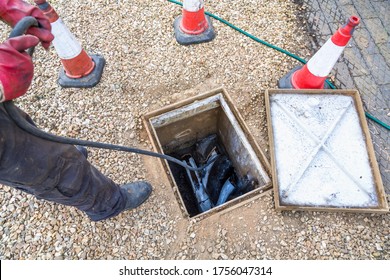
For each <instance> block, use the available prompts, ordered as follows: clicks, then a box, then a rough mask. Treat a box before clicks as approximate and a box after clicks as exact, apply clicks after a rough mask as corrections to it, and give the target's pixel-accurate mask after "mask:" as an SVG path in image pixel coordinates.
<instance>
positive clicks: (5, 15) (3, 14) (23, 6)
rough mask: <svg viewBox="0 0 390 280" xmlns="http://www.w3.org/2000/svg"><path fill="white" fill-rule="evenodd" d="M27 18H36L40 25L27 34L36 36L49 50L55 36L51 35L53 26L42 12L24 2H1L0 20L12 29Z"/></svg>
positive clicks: (20, 0) (8, 0)
mask: <svg viewBox="0 0 390 280" xmlns="http://www.w3.org/2000/svg"><path fill="white" fill-rule="evenodd" d="M25 16H32V17H35V18H36V19H37V21H38V23H39V28H38V27H30V28H29V29H28V30H27V34H31V35H34V36H36V37H38V38H39V40H41V42H42V46H43V47H44V48H45V49H48V48H49V46H50V42H51V41H53V39H54V36H53V34H51V32H50V31H51V25H50V22H49V20H48V19H47V18H46V16H45V15H44V14H43V13H42V11H41V10H40V9H39V8H38V7H35V6H32V5H30V4H28V3H26V2H23V1H22V0H0V18H2V20H3V21H5V22H6V23H8V24H9V25H11V26H12V27H14V26H15V24H16V23H18V21H19V20H21V19H22V18H24V17H25Z"/></svg>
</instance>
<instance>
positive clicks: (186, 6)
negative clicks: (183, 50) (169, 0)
mask: <svg viewBox="0 0 390 280" xmlns="http://www.w3.org/2000/svg"><path fill="white" fill-rule="evenodd" d="M173 27H174V30H175V37H176V41H177V42H178V43H179V44H181V45H191V44H199V43H204V42H209V41H211V40H213V39H214V38H215V32H214V28H213V25H212V23H211V19H210V17H209V16H207V15H205V12H204V0H184V1H183V12H182V15H181V16H179V17H177V18H176V19H175V22H174V24H173Z"/></svg>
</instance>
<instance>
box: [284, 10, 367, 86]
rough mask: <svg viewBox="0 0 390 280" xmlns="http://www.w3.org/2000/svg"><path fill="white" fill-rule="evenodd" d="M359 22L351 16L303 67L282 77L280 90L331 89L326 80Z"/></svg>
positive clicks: (296, 68)
mask: <svg viewBox="0 0 390 280" xmlns="http://www.w3.org/2000/svg"><path fill="white" fill-rule="evenodd" d="M359 22H360V19H359V18H358V17H356V16H351V17H350V18H349V19H348V21H347V23H346V24H345V25H344V26H343V27H341V28H339V30H337V31H336V33H335V34H333V36H332V37H331V38H329V39H328V41H326V43H325V44H324V45H323V46H322V47H321V48H320V49H319V50H318V51H317V52H316V53H315V54H314V56H313V57H312V58H311V59H310V60H309V61H308V62H307V63H306V64H305V65H304V66H303V67H301V66H298V67H295V68H294V69H293V70H291V71H290V72H289V73H287V74H286V75H285V76H284V77H282V78H281V79H280V80H279V83H278V86H279V88H295V89H323V88H324V87H325V88H329V86H328V85H326V84H325V80H326V78H327V76H328V75H329V73H330V71H332V68H333V66H334V65H335V64H336V62H337V60H338V59H339V57H340V55H341V54H342V52H343V51H344V48H345V46H346V45H347V44H348V42H349V40H350V39H351V38H352V33H353V31H354V29H355V27H356V26H357V25H358V24H359Z"/></svg>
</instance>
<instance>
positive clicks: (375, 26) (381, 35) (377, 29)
mask: <svg viewBox="0 0 390 280" xmlns="http://www.w3.org/2000/svg"><path fill="white" fill-rule="evenodd" d="M363 21H364V23H365V25H366V27H367V29H368V31H369V32H370V34H371V36H372V37H373V39H374V40H375V42H376V43H377V44H382V43H386V42H388V40H389V34H388V33H387V31H386V29H385V27H384V26H383V24H382V21H381V20H380V19H379V18H369V19H364V20H363Z"/></svg>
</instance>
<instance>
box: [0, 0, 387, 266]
mask: <svg viewBox="0 0 390 280" xmlns="http://www.w3.org/2000/svg"><path fill="white" fill-rule="evenodd" d="M30 2H32V1H30ZM50 3H51V4H52V5H53V6H54V7H55V8H56V10H57V12H58V13H59V14H60V15H61V17H62V18H63V20H64V21H65V22H66V24H67V26H68V27H69V28H70V29H71V30H72V32H73V33H74V34H75V36H76V37H77V38H79V40H80V42H81V43H82V44H83V47H84V49H85V50H86V51H88V52H91V53H99V54H102V55H103V56H104V57H105V59H106V60H107V65H106V68H105V70H104V74H103V78H102V81H101V82H100V83H99V85H97V86H96V87H94V88H93V89H62V88H61V87H59V86H58V85H57V83H56V79H57V74H58V71H59V67H60V66H61V64H60V61H59V59H58V57H57V55H56V53H55V51H54V49H53V48H51V49H50V51H48V52H45V51H43V50H42V48H37V50H36V52H35V54H34V62H35V78H34V81H33V84H32V87H31V89H30V91H29V94H27V95H26V96H24V97H23V98H20V99H19V101H18V104H19V106H20V107H21V108H23V109H24V110H25V111H26V112H28V113H29V114H30V115H31V117H32V118H33V119H34V120H35V122H36V123H37V125H38V126H39V127H41V128H43V129H44V130H46V131H50V132H52V133H55V134H59V135H63V136H72V137H78V138H81V139H90V140H99V141H104V142H110V143H117V144H125V145H131V146H136V147H140V148H145V149H152V147H151V144H150V142H149V139H148V136H147V134H146V131H145V129H144V127H143V125H142V116H143V115H144V114H145V113H147V112H150V111H152V110H155V109H158V108H161V107H163V106H165V105H167V104H170V103H173V102H176V101H179V100H182V99H184V98H186V97H190V96H193V95H196V94H198V93H201V92H204V91H207V90H209V89H211V88H214V87H219V86H224V87H225V88H226V89H227V91H228V93H229V94H230V95H231V97H232V99H233V101H234V102H235V105H236V106H237V108H238V110H239V111H240V112H241V114H242V116H243V117H244V119H245V121H246V123H247V125H248V126H249V128H250V129H251V132H252V133H253V135H254V136H255V138H256V140H257V141H258V143H259V145H260V146H261V147H262V149H263V150H264V151H265V152H266V154H267V155H268V149H267V147H268V146H267V145H268V139H267V129H266V125H265V124H266V119H265V118H266V117H265V107H264V97H263V94H264V90H265V89H267V88H275V87H276V82H277V80H278V78H279V77H281V76H282V75H283V74H284V73H286V72H287V71H288V70H290V69H291V68H292V67H293V66H295V65H296V64H297V63H296V62H295V61H293V60H292V59H290V58H288V57H286V56H285V55H282V54H280V53H278V52H276V51H274V50H271V49H269V48H266V47H264V46H262V45H260V44H258V43H255V42H254V41H252V40H250V39H248V38H246V37H244V36H243V35H241V34H239V33H237V32H235V31H234V30H232V29H230V28H228V27H226V26H225V25H223V24H221V23H219V22H217V21H215V20H214V21H213V24H214V27H215V30H216V32H217V37H216V39H215V40H214V41H212V42H210V43H207V44H202V45H196V46H188V47H184V46H180V45H178V44H177V43H176V40H175V39H174V37H173V28H172V24H173V21H174V18H175V17H176V16H178V15H179V14H180V13H181V8H180V7H179V6H177V5H174V4H172V3H169V2H167V1H164V0H158V1H144V0H143V1H141V0H132V1H130V0H129V1H127V0H117V1H108V0H86V1H76V0H66V1H65V0H57V1H56V0H52V1H50ZM302 9H303V8H302V6H300V5H299V4H297V3H295V2H294V1H292V0H288V1H284V0H283V1H282V0H268V1H255V0H245V1H231V0H221V1H207V3H206V10H208V11H210V12H212V13H215V14H217V15H219V16H221V17H222V18H224V19H226V20H228V21H230V22H232V23H233V24H235V25H237V26H239V27H241V28H243V29H244V30H246V31H248V32H250V33H252V34H254V35H256V36H258V37H260V38H262V39H264V40H266V41H268V42H270V43H273V44H276V45H278V46H280V47H282V48H285V49H287V50H290V51H291V52H294V53H296V54H298V55H299V56H301V57H304V58H307V57H309V56H310V53H311V49H310V39H309V36H308V35H307V33H306V31H305V30H304V29H303V27H301V26H304V25H303V24H302V23H301V22H300V21H299V18H298V15H297V14H298V13H300V12H302ZM3 26H4V25H3ZM9 30H10V29H9V28H3V29H2V31H1V39H4V38H6V36H7V35H8V33H9ZM89 153H90V154H89V159H90V161H91V162H92V163H93V164H94V165H95V166H96V167H97V168H98V169H100V170H101V171H102V172H103V173H105V174H107V176H109V177H110V178H112V179H113V180H114V181H116V182H117V183H125V182H129V181H134V180H139V179H147V180H149V181H151V183H152V184H153V186H154V192H153V194H152V196H151V198H150V199H149V200H148V201H147V202H146V203H145V204H143V205H142V206H141V207H140V208H138V209H136V210H134V211H128V212H124V213H122V214H120V215H119V216H117V217H115V218H112V219H110V220H107V221H104V222H97V223H95V222H91V221H89V219H88V218H87V217H86V216H85V215H84V214H83V213H82V212H80V211H78V210H77V209H74V208H71V207H65V206H62V205H57V204H54V203H50V202H46V201H40V200H37V199H35V198H34V197H32V196H31V195H27V194H25V193H21V192H19V191H16V190H13V189H11V188H8V187H5V186H2V187H1V189H0V201H1V214H0V234H1V244H0V259H390V252H389V251H390V250H389V248H390V238H389V232H390V231H389V224H390V215H389V214H387V215H371V214H345V213H319V212H282V213H280V212H276V211H275V210H274V209H273V196H272V192H271V191H269V192H266V193H265V194H264V195H263V196H262V197H260V198H257V199H255V200H253V201H251V202H248V204H247V205H244V206H242V207H240V208H238V209H237V208H236V209H234V210H232V211H229V212H227V213H224V214H218V215H214V216H211V217H209V218H207V219H203V220H196V219H193V220H187V219H186V218H183V216H182V214H181V211H180V209H179V206H178V203H177V202H176V200H175V197H174V195H173V192H172V190H171V186H170V185H169V182H168V180H167V179H166V178H165V177H163V178H161V171H162V165H161V164H160V161H159V160H156V159H154V158H148V157H143V156H138V155H132V154H125V153H119V152H109V151H103V150H96V149H89Z"/></svg>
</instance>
